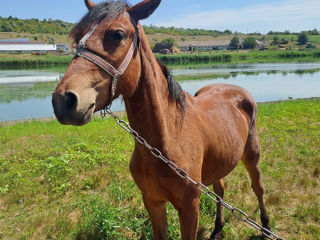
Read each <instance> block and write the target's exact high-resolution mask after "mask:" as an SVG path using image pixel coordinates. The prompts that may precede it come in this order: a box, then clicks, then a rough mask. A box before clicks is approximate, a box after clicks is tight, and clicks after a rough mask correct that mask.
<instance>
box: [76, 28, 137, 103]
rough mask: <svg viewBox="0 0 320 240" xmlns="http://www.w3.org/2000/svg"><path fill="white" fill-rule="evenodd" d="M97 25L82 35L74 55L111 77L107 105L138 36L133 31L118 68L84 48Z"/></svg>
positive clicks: (113, 94)
mask: <svg viewBox="0 0 320 240" xmlns="http://www.w3.org/2000/svg"><path fill="white" fill-rule="evenodd" d="M97 27H98V24H96V25H94V26H93V27H92V28H91V29H90V31H89V32H88V33H87V34H86V35H84V37H83V38H82V39H81V40H80V42H79V44H78V49H77V51H76V53H75V57H83V58H85V59H87V60H88V61H90V62H92V63H94V64H96V65H97V66H99V67H100V68H101V69H103V70H104V71H105V72H107V73H108V74H109V75H110V76H111V77H112V82H111V97H110V100H109V102H108V104H107V105H109V104H110V103H111V102H112V100H113V98H114V96H115V93H116V88H117V84H118V81H119V78H120V77H121V76H122V75H123V73H124V72H125V71H126V69H127V68H128V66H129V63H130V61H131V59H132V57H133V54H134V51H135V49H136V47H137V44H138V37H137V33H135V35H134V38H133V41H132V43H131V46H130V48H129V50H128V53H127V55H126V56H125V58H124V60H123V61H122V63H121V65H120V66H119V68H118V69H116V68H115V67H114V66H112V65H111V64H110V63H108V62H107V61H105V60H104V59H102V58H101V57H99V56H98V55H97V54H95V53H94V52H92V51H90V50H89V49H87V48H86V42H87V40H88V39H89V38H90V37H91V35H92V34H93V33H94V31H95V30H96V28H97Z"/></svg>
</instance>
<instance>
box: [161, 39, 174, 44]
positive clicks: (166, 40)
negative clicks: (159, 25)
mask: <svg viewBox="0 0 320 240" xmlns="http://www.w3.org/2000/svg"><path fill="white" fill-rule="evenodd" d="M161 42H164V43H173V44H174V43H175V41H174V39H173V38H165V39H163V40H162V41H161Z"/></svg>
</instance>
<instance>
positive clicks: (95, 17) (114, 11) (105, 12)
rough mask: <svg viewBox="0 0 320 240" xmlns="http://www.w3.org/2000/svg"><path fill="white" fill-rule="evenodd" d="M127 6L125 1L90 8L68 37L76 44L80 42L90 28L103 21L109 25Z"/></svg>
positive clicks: (108, 2)
mask: <svg viewBox="0 0 320 240" xmlns="http://www.w3.org/2000/svg"><path fill="white" fill-rule="evenodd" d="M128 6H129V4H128V3H127V1H125V0H120V1H107V2H102V3H100V4H98V5H97V6H95V7H94V8H92V9H91V10H90V11H89V12H88V13H87V14H86V15H85V16H84V17H83V18H82V19H81V20H80V22H79V23H78V24H77V25H75V26H74V27H73V29H72V30H71V33H70V37H71V38H73V39H74V41H75V42H76V43H78V42H79V41H80V39H81V38H82V36H83V35H84V34H85V33H87V32H88V31H89V29H90V28H91V26H93V25H94V24H97V23H99V22H101V21H102V20H103V19H105V21H106V23H110V22H112V21H114V20H115V19H117V18H118V17H119V16H120V15H121V14H123V13H124V11H125V10H126V8H127V7H128Z"/></svg>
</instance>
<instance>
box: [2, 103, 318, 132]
mask: <svg viewBox="0 0 320 240" xmlns="http://www.w3.org/2000/svg"><path fill="white" fill-rule="evenodd" d="M319 99H320V97H310V98H295V99H287V100H277V101H268V102H257V105H258V106H259V105H265V104H277V103H284V102H294V101H312V100H319ZM114 113H115V114H116V115H117V116H119V117H121V118H123V117H125V116H126V114H127V112H126V111H115V112H114ZM110 117H111V116H109V115H106V117H105V118H110ZM93 118H102V117H101V116H100V112H96V113H95V114H94V117H93ZM54 120H57V119H56V117H54V116H53V117H43V118H31V119H21V120H11V121H0V126H1V127H7V126H12V125H15V124H24V123H28V122H33V121H35V122H49V121H54Z"/></svg>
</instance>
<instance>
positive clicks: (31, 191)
mask: <svg viewBox="0 0 320 240" xmlns="http://www.w3.org/2000/svg"><path fill="white" fill-rule="evenodd" d="M258 121H259V133H260V138H261V145H262V154H261V162H260V166H261V170H262V175H263V179H264V185H265V189H266V196H265V200H266V206H267V209H268V212H269V214H270V218H271V227H272V230H273V231H275V232H276V233H277V234H279V235H280V236H281V237H284V238H286V239H299V240H300V239H310V240H311V239H320V238H319V236H320V150H319V146H320V99H313V100H296V101H287V102H279V103H266V104H259V119H258ZM133 146H134V142H133V141H132V139H131V138H130V136H128V135H126V134H125V133H124V132H123V130H121V129H120V128H119V127H117V126H116V124H115V122H114V121H113V120H112V119H110V118H109V119H105V120H104V119H94V120H93V121H92V122H91V123H90V124H88V125H86V126H84V127H81V128H79V127H71V126H62V125H59V124H58V123H57V122H56V121H54V120H52V121H36V120H35V121H30V122H24V123H15V124H2V125H0V239H3V240H9V239H21V240H22V239H77V240H81V239H83V240H84V239H152V237H151V226H150V222H149V220H148V217H147V213H146V211H145V210H144V207H143V204H142V199H141V195H140V192H139V190H138V189H137V187H136V185H135V183H134V182H133V180H132V178H131V176H130V173H129V170H128V162H129V159H130V155H131V152H132V149H133ZM225 182H226V194H225V200H226V201H227V202H228V203H230V204H232V205H234V206H237V207H239V208H240V209H242V210H244V211H246V212H247V213H248V214H249V215H250V217H252V218H253V219H255V220H257V221H259V211H258V204H257V200H256V198H255V196H254V194H253V191H252V190H251V188H250V181H249V177H248V175H247V173H246V171H245V168H244V166H243V165H242V163H240V165H239V166H238V167H237V168H236V169H235V170H234V171H233V172H232V173H231V174H230V175H229V176H227V177H226V179H225ZM214 213H215V205H214V204H213V203H212V202H210V201H209V200H208V199H206V198H205V197H203V198H202V200H201V217H200V226H199V234H198V239H200V240H202V239H207V238H208V236H209V235H210V233H211V231H212V229H213V222H214ZM225 213H226V225H225V228H224V235H225V238H224V239H230V240H231V239H232V240H235V239H239V240H240V239H251V240H254V239H259V238H258V233H257V232H256V231H255V230H254V229H251V228H248V227H247V226H246V225H244V224H243V223H241V222H239V221H238V220H237V219H235V218H234V217H232V215H231V214H230V213H229V212H227V211H225ZM168 217H169V236H170V239H174V240H175V239H179V236H180V235H179V225H178V216H177V214H176V212H175V211H174V210H173V208H172V206H170V205H169V210H168Z"/></svg>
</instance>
